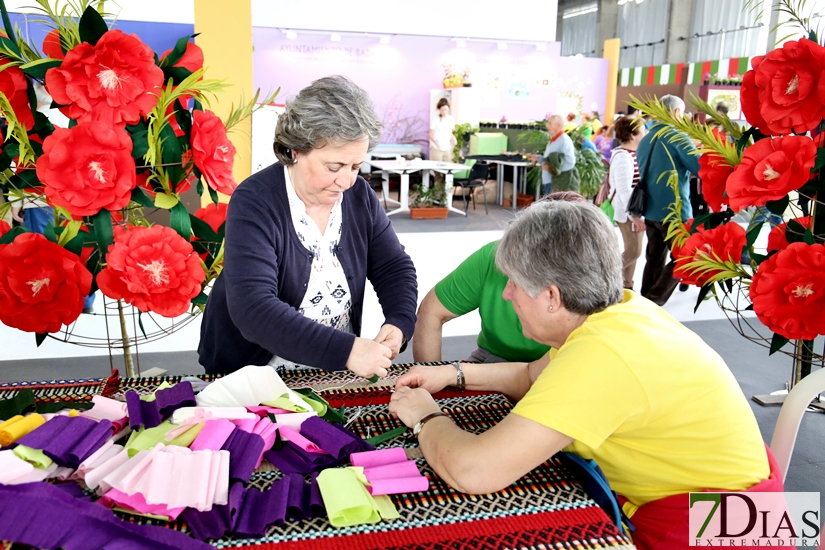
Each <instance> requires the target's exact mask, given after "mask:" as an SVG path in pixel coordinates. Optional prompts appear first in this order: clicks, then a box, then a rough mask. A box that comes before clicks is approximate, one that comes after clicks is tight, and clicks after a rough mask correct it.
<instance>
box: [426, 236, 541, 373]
mask: <svg viewBox="0 0 825 550" xmlns="http://www.w3.org/2000/svg"><path fill="white" fill-rule="evenodd" d="M497 247H498V241H493V242H491V243H489V244H486V245H484V246H483V247H481V248H480V249H479V250H477V251H475V252H473V254H471V255H470V257H469V258H467V259H466V260H464V262H462V263H461V265H459V266H458V267H457V268H456V269H455V270H454V271H453V272H452V273H450V274H449V275H447V277H445V278H444V279H442V280H441V281H440V282H439V283H438V284H436V285H435V288H433V289H432V290H430V292H428V293H427V295H426V296H425V297H424V300H423V301H422V302H421V306H419V309H418V320H417V322H416V325H415V334H414V336H413V357H414V359H415V361H423V362H431V361H441V360H442V359H441V327H442V326H443V325H444V323H446V322H447V321H449V320H451V319H455V318H456V317H459V316H461V315H464V314H466V313H469V312H471V311H473V310H475V309H478V312H479V315H480V316H481V333H480V334H479V335H478V340H477V343H478V349H476V350H475V351H474V352H473V353H472V354H470V357H468V358H467V361H477V362H482V363H500V362H509V361H512V362H522V363H524V362H528V363H529V362H533V361H536V360H538V359H541V358H542V357H543V356H544V355H545V354H547V352H548V351H549V349H550V348H549V347H547V346H545V345H543V344H539V343H538V342H535V341H533V340H530V339H529V338H526V337H525V336H524V335H523V334H522V330H521V322H519V320H518V316H517V315H516V312H515V311H514V310H513V305H512V304H511V303H510V302H507V301H505V300H504V298H502V297H501V293H502V292H503V291H504V287H505V286H507V276H506V275H504V274H503V273H502V272H501V271H499V270H498V268H497V267H496V262H495V257H496V249H497ZM545 364H546V361H545ZM542 366H543V365H542Z"/></svg>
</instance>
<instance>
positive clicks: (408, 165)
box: [364, 159, 470, 216]
mask: <svg viewBox="0 0 825 550" xmlns="http://www.w3.org/2000/svg"><path fill="white" fill-rule="evenodd" d="M364 162H365V163H366V164H369V165H370V166H372V167H374V168H378V169H379V170H381V173H382V175H383V182H382V186H381V193H382V195H383V196H384V197H386V199H387V201H389V202H393V203H395V204H398V205H399V207H398V208H396V209H395V210H391V211H390V212H387V216H392V215H394V214H399V213H401V212H409V211H410V174H413V173H415V172H419V171H420V172H422V174H421V178H422V184H421V185H422V187H424V189H429V187H430V171H433V172H440V173H442V174H444V192H445V195H446V200H447V209H448V210H449V211H450V212H455V213H456V214H461V215H462V216H466V215H467V213H466V212H464V210H462V209H460V208H456V207H454V206H453V173H454V172H460V171H462V170H468V169H469V168H470V167H469V166H467V165H465V164H456V163H454V162H437V161H434V160H419V161H414V160H412V161H401V162H399V161H397V160H371V159H370V160H366V161H364ZM390 173H393V174H398V175H400V176H401V191H400V192H399V195H400V196H399V199H400V201H396V200H394V199H391V198H389V194H390Z"/></svg>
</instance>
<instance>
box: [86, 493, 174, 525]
mask: <svg viewBox="0 0 825 550" xmlns="http://www.w3.org/2000/svg"><path fill="white" fill-rule="evenodd" d="M98 503H99V504H101V505H103V506H105V507H106V508H114V507H115V506H120V507H121V508H125V509H127V510H132V511H134V512H138V513H140V514H152V515H155V516H165V517H167V518H169V520H170V521H175V520H176V519H178V516H179V515H180V514H181V512H183V511H184V510H185V509H186V507H183V506H182V507H180V508H169V507H168V506H166V505H164V504H149V503H147V502H146V499H145V498H143V495H141V494H140V493H135V494H134V495H127V494H126V493H124V492H122V491H118V490H117V489H112V490H111V491H109V492H108V493H106V494H105V495H103V497H102V498H101V499H100V500H99V501H98Z"/></svg>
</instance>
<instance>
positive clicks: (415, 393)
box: [390, 386, 441, 428]
mask: <svg viewBox="0 0 825 550" xmlns="http://www.w3.org/2000/svg"><path fill="white" fill-rule="evenodd" d="M440 410H441V409H440V408H439V406H438V405H436V403H435V400H434V399H433V396H432V395H430V394H429V392H427V391H426V390H425V389H423V388H416V389H412V388H408V387H406V386H404V387H402V388H399V389H397V390H395V393H393V394H392V399H390V414H392V415H393V416H394V417H395V418H398V419H399V420H401V422H403V423H404V425H405V426H407V427H408V428H412V427H413V426H415V425H416V424H418V421H419V420H421V419H422V418H424V417H425V416H427V415H428V414H432V413H435V412H439V411H440Z"/></svg>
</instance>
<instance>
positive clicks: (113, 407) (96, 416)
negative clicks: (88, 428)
mask: <svg viewBox="0 0 825 550" xmlns="http://www.w3.org/2000/svg"><path fill="white" fill-rule="evenodd" d="M92 403H93V404H94V406H93V407H92V408H91V409H89V410H88V411H84V412H83V413H82V416H85V417H86V418H91V419H92V420H109V421H111V422H115V421H116V420H120V419H122V418H125V417H127V416H129V411H128V407H127V406H126V403H124V402H122V401H117V400H115V399H110V398H108V397H103V396H102V395H95V396H94V397H92Z"/></svg>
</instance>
